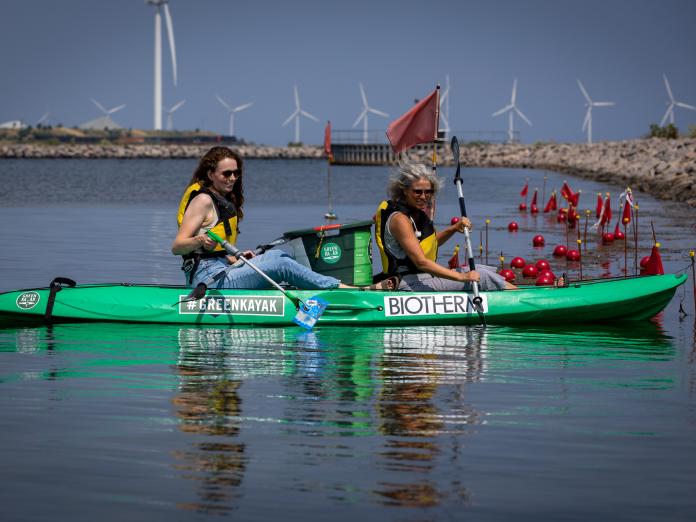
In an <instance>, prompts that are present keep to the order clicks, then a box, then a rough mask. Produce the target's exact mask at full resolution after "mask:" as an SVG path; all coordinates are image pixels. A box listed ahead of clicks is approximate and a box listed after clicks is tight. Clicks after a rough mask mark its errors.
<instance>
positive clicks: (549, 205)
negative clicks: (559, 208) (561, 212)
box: [544, 191, 556, 212]
mask: <svg viewBox="0 0 696 522" xmlns="http://www.w3.org/2000/svg"><path fill="white" fill-rule="evenodd" d="M552 210H556V192H555V191H554V192H552V193H551V195H550V196H549V200H548V202H547V203H546V206H545V207H544V212H551V211H552Z"/></svg>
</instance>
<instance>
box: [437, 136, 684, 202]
mask: <svg viewBox="0 0 696 522" xmlns="http://www.w3.org/2000/svg"><path fill="white" fill-rule="evenodd" d="M446 159H448V160H450V161H451V159H452V157H451V155H450V157H449V158H446ZM460 159H461V161H462V165H464V166H468V167H498V168H501V167H507V168H532V169H545V170H553V171H556V172H567V173H569V174H572V175H575V176H580V177H584V178H590V179H594V180H598V181H607V182H611V183H617V184H625V185H626V186H629V187H631V188H632V189H633V190H640V191H642V192H646V193H649V194H651V195H653V196H655V197H657V198H659V199H670V200H674V201H683V202H686V203H687V204H689V205H690V206H693V207H696V139H678V140H664V139H659V138H652V139H641V140H629V141H619V142H602V143H595V144H592V145H587V144H556V143H543V144H534V145H469V146H462V147H461V149H460Z"/></svg>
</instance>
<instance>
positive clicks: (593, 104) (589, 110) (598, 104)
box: [578, 80, 614, 145]
mask: <svg viewBox="0 0 696 522" xmlns="http://www.w3.org/2000/svg"><path fill="white" fill-rule="evenodd" d="M578 85H579V86H580V90H581V91H582V95H583V96H584V97H585V100H586V103H585V106H587V112H586V113H585V121H584V122H583V123H582V130H585V129H587V143H588V144H589V145H591V144H592V107H611V106H612V105H614V102H593V101H592V99H591V98H590V95H589V94H587V91H586V90H585V87H584V86H583V85H582V82H581V81H580V80H578Z"/></svg>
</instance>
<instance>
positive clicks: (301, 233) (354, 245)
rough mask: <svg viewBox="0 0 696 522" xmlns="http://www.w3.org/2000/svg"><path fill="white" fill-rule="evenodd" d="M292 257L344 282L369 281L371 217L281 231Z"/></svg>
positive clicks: (370, 280)
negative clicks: (287, 241)
mask: <svg viewBox="0 0 696 522" xmlns="http://www.w3.org/2000/svg"><path fill="white" fill-rule="evenodd" d="M283 235H284V236H285V237H286V238H287V239H289V240H290V245H291V246H292V249H293V254H294V257H295V260H296V261H297V262H299V263H302V264H303V265H305V266H306V267H309V268H311V269H312V270H314V271H315V272H319V273H320V274H324V275H328V276H332V277H335V278H336V279H340V280H341V282H342V283H345V284H347V285H355V286H362V285H369V284H372V221H371V220H370V221H358V222H356V223H351V224H349V225H341V224H334V225H323V226H319V227H314V228H308V229H305V230H293V231H290V232H285V234H283Z"/></svg>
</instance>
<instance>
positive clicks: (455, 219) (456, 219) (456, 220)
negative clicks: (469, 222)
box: [450, 216, 459, 225]
mask: <svg viewBox="0 0 696 522" xmlns="http://www.w3.org/2000/svg"><path fill="white" fill-rule="evenodd" d="M457 223H459V218H458V217H457V216H454V217H453V218H452V219H450V225H456V224H457Z"/></svg>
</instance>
